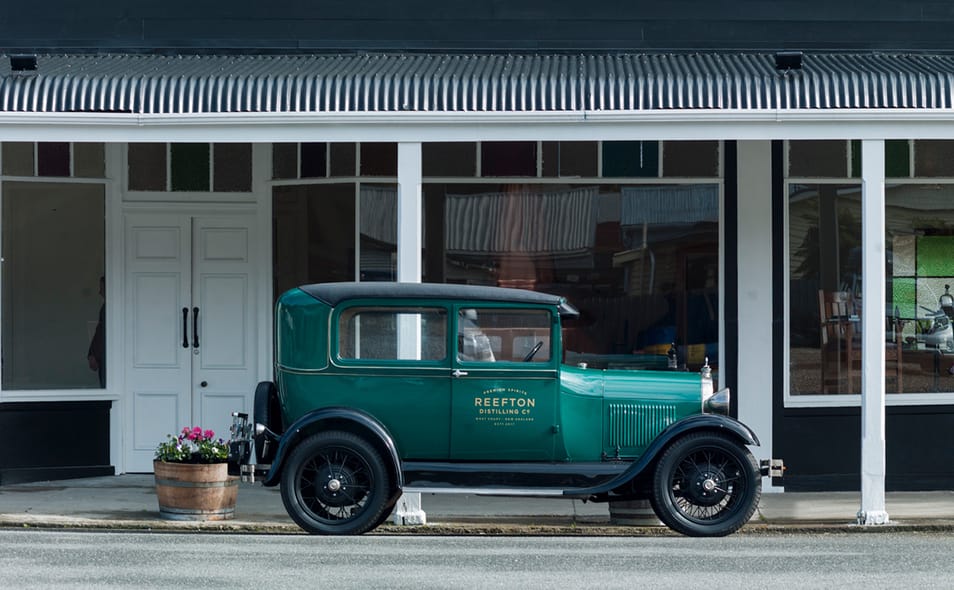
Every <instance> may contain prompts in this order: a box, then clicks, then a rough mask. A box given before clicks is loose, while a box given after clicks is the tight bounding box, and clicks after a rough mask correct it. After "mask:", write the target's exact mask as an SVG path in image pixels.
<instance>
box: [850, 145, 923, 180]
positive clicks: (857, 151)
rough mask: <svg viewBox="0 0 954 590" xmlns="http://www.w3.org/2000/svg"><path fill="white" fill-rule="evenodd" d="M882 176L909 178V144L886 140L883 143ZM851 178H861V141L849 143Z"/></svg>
mask: <svg viewBox="0 0 954 590" xmlns="http://www.w3.org/2000/svg"><path fill="white" fill-rule="evenodd" d="M884 175H885V177H886V178H908V177H910V176H911V142H910V141H908V140H907V139H888V140H886V141H885V142H884ZM851 177H852V178H861V141H860V140H857V139H855V140H852V142H851Z"/></svg>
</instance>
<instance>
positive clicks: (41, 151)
mask: <svg viewBox="0 0 954 590" xmlns="http://www.w3.org/2000/svg"><path fill="white" fill-rule="evenodd" d="M36 174H37V176H69V175H70V144H69V143H67V142H41V143H38V144H36Z"/></svg>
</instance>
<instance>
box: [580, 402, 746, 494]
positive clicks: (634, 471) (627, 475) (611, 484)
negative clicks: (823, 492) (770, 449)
mask: <svg viewBox="0 0 954 590" xmlns="http://www.w3.org/2000/svg"><path fill="white" fill-rule="evenodd" d="M701 431H706V432H720V433H725V434H727V435H729V436H730V437H731V438H734V439H736V440H737V441H738V442H739V444H742V445H752V446H756V447H757V446H759V444H760V443H759V439H758V437H757V436H755V433H754V432H753V431H752V429H751V428H749V427H748V426H746V425H745V424H742V423H741V422H739V421H738V420H735V419H734V418H729V417H727V416H721V415H719V414H694V415H692V416H688V417H686V418H683V419H682V420H679V421H677V422H674V423H672V424H670V425H669V427H667V428H666V429H665V430H663V431H662V432H661V433H659V436H657V437H656V438H655V439H654V440H653V442H652V443H650V445H649V447H648V448H647V449H646V452H645V453H643V454H642V455H641V456H640V457H639V459H637V460H636V461H634V462H633V464H632V465H630V466H629V468H628V469H626V471H624V472H623V473H621V474H620V475H619V476H618V477H616V478H614V479H612V480H610V481H608V482H606V483H603V484H600V485H598V486H594V487H592V488H586V489H574V490H567V492H566V493H567V494H568V495H573V496H581V495H591V494H606V493H608V492H610V491H612V490H614V489H616V488H618V487H620V486H622V485H625V484H627V483H629V482H630V481H632V480H633V478H635V477H637V476H638V475H639V474H641V473H642V472H643V470H645V469H646V468H647V467H649V466H650V465H652V464H653V463H654V462H655V461H656V458H657V457H658V456H659V454H660V453H662V452H663V451H664V450H665V449H666V447H668V446H669V444H670V443H671V442H672V441H674V440H676V439H677V438H679V437H681V436H683V435H685V434H688V433H690V432H701Z"/></svg>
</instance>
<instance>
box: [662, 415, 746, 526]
mask: <svg viewBox="0 0 954 590" xmlns="http://www.w3.org/2000/svg"><path fill="white" fill-rule="evenodd" d="M761 496H762V478H761V475H760V473H759V468H758V464H757V463H756V462H755V458H754V457H753V456H752V453H750V452H749V450H748V449H747V448H745V446H744V445H742V444H741V443H739V442H737V441H736V440H734V439H732V438H729V437H727V436H724V435H722V434H718V433H709V432H699V433H693V434H688V435H686V436H684V437H682V438H679V439H677V440H676V441H675V442H673V443H672V444H671V445H670V446H669V448H667V449H666V451H665V452H664V453H663V454H662V456H661V457H660V459H659V462H658V464H657V466H656V471H655V474H654V477H653V495H652V497H651V499H650V502H651V504H652V507H653V511H654V512H655V513H656V516H658V517H659V520H661V521H662V522H663V523H665V524H666V526H668V527H669V528H671V529H673V530H674V531H676V532H679V533H682V534H684V535H688V536H691V537H722V536H725V535H729V534H732V533H734V532H735V531H737V530H739V529H740V528H741V527H742V526H743V525H744V524H745V523H747V522H748V521H749V519H751V518H752V515H753V514H754V513H755V510H756V508H758V504H759V499H760V498H761Z"/></svg>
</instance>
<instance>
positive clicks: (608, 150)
mask: <svg viewBox="0 0 954 590" xmlns="http://www.w3.org/2000/svg"><path fill="white" fill-rule="evenodd" d="M658 176H659V142H656V141H604V142H603V178H656V177H658Z"/></svg>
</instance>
